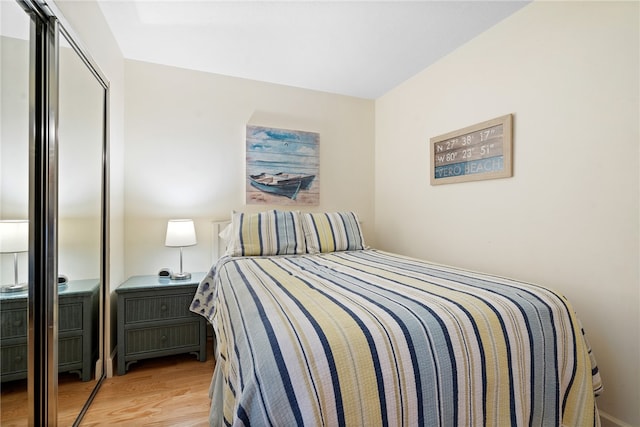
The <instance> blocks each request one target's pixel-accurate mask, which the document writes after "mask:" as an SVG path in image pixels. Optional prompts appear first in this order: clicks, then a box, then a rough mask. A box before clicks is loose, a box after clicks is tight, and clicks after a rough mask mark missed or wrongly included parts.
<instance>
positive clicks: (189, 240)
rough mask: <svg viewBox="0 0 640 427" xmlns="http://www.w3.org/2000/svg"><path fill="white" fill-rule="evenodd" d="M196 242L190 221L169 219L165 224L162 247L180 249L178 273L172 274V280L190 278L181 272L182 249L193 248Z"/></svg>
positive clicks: (189, 274)
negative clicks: (165, 234)
mask: <svg viewBox="0 0 640 427" xmlns="http://www.w3.org/2000/svg"><path fill="white" fill-rule="evenodd" d="M196 243H198V242H197V240H196V229H195V227H194V225H193V220H191V219H170V220H169V222H168V223H167V237H166V239H165V242H164V245H165V246H169V247H172V248H180V272H179V273H172V274H171V279H173V280H187V279H190V278H191V273H185V272H184V271H182V248H184V247H186V246H194V245H195V244H196Z"/></svg>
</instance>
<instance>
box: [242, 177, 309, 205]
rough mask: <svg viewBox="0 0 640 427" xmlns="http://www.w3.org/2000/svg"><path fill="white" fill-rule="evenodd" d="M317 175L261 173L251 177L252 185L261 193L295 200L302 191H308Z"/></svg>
mask: <svg viewBox="0 0 640 427" xmlns="http://www.w3.org/2000/svg"><path fill="white" fill-rule="evenodd" d="M315 177H316V176H315V175H293V174H288V173H284V172H279V173H277V174H274V175H270V174H267V173H264V172H263V173H261V174H258V175H249V178H250V180H251V185H253V186H254V187H256V188H257V189H258V190H260V191H265V192H267V193H273V194H278V195H280V196H285V197H288V198H290V199H292V200H295V199H296V197H297V196H298V193H299V192H300V190H308V189H309V187H310V186H311V183H312V182H313V179H314V178H315Z"/></svg>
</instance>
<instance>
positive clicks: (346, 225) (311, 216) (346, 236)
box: [301, 212, 365, 253]
mask: <svg viewBox="0 0 640 427" xmlns="http://www.w3.org/2000/svg"><path fill="white" fill-rule="evenodd" d="M301 216H302V228H303V229H304V237H305V240H306V244H307V252H309V253H317V252H334V251H356V250H359V249H364V247H365V246H364V238H363V237H362V230H361V229H360V222H359V221H358V217H357V216H356V214H355V213H353V212H331V213H326V212H325V213H303V214H301Z"/></svg>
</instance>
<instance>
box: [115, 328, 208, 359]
mask: <svg viewBox="0 0 640 427" xmlns="http://www.w3.org/2000/svg"><path fill="white" fill-rule="evenodd" d="M125 340H126V344H125V345H126V347H125V348H126V355H131V354H136V353H144V352H149V351H158V350H163V349H174V350H175V349H179V348H180V347H193V346H198V345H200V323H199V321H198V320H197V319H196V321H194V322H191V323H183V324H180V325H170V326H160V327H149V328H135V329H130V330H128V331H126V336H125Z"/></svg>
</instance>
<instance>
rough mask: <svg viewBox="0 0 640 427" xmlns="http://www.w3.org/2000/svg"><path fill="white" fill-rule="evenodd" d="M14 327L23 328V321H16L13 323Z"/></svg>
mask: <svg viewBox="0 0 640 427" xmlns="http://www.w3.org/2000/svg"><path fill="white" fill-rule="evenodd" d="M13 326H22V319H16V320H14V321H13Z"/></svg>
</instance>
